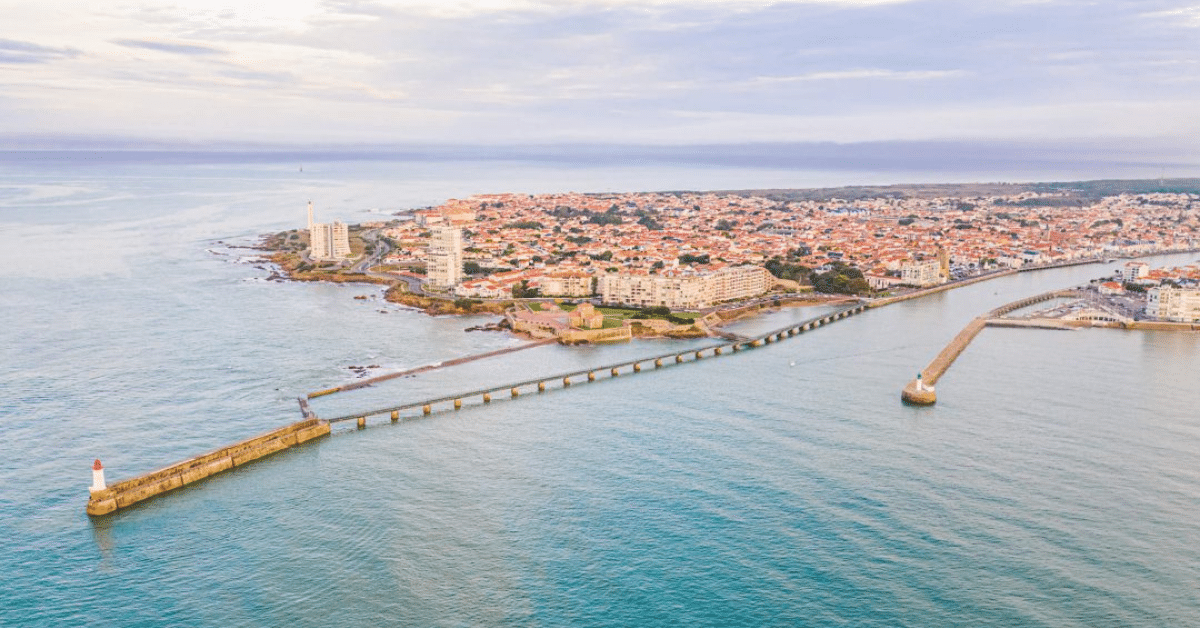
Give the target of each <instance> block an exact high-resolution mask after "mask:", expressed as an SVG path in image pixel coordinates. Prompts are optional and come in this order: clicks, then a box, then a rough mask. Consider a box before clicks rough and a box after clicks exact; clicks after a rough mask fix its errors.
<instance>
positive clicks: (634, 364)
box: [633, 362, 642, 373]
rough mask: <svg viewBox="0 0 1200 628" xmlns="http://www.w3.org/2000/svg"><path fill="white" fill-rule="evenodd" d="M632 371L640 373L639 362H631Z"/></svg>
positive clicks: (640, 366)
mask: <svg viewBox="0 0 1200 628" xmlns="http://www.w3.org/2000/svg"><path fill="white" fill-rule="evenodd" d="M633 372H634V373H641V372H642V365H641V364H638V363H637V362H634V363H633Z"/></svg>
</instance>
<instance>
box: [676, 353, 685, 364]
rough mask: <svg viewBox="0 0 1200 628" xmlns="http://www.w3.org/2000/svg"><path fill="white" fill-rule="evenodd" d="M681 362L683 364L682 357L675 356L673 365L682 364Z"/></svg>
mask: <svg viewBox="0 0 1200 628" xmlns="http://www.w3.org/2000/svg"><path fill="white" fill-rule="evenodd" d="M682 362H683V356H682V355H677V356H675V363H676V364H680V363H682Z"/></svg>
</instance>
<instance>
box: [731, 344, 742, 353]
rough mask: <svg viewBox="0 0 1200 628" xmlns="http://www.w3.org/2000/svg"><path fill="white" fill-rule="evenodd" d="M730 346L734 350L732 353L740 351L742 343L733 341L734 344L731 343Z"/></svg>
mask: <svg viewBox="0 0 1200 628" xmlns="http://www.w3.org/2000/svg"><path fill="white" fill-rule="evenodd" d="M731 346H732V347H733V352H734V353H737V352H738V351H741V350H742V345H740V344H737V343H734V344H733V345H731Z"/></svg>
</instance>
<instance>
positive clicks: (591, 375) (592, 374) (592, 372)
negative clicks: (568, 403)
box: [588, 371, 596, 382]
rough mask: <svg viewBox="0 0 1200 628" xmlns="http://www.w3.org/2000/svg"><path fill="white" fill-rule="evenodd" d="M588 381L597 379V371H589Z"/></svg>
mask: <svg viewBox="0 0 1200 628" xmlns="http://www.w3.org/2000/svg"><path fill="white" fill-rule="evenodd" d="M588 381H589V382H594V381H596V371H588Z"/></svg>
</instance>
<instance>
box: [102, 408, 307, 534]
mask: <svg viewBox="0 0 1200 628" xmlns="http://www.w3.org/2000/svg"><path fill="white" fill-rule="evenodd" d="M327 434H329V422H328V421H322V420H320V419H316V418H310V419H305V420H303V421H298V422H296V423H292V424H290V425H285V426H283V427H281V428H278V429H274V430H271V431H270V432H267V433H265V434H260V435H258V436H255V437H253V438H249V439H246V440H244V441H241V442H238V443H234V444H232V445H229V446H227V447H222V448H220V449H218V450H216V451H212V452H209V453H206V454H203V455H200V456H196V457H195V458H189V459H187V460H184V461H183V462H178V463H175V464H173V465H171V466H169V467H165V468H162V469H159V470H157V471H152V472H150V473H147V474H145V475H141V476H138V477H136V478H133V479H130V480H125V481H123V482H117V483H116V484H113V485H111V486H106V485H105V484H104V480H103V477H104V476H103V474H102V473H101V474H99V480H97V479H96V476H97V473H95V472H100V471H101V469H99V467H100V461H99V460H97V461H96V464H95V466H94V467H93V469H94V473H93V486H92V490H91V491H90V492H91V498H90V499H89V500H88V504H87V513H88V514H89V515H93V516H98V515H107V514H109V513H112V512H114V511H116V510H119V509H121V508H128V507H129V506H132V505H134V504H136V503H138V502H140V501H144V500H147V499H150V498H151V497H156V496H158V495H162V494H163V493H168V492H170V491H173V490H175V489H177V488H180V487H182V486H187V485H188V484H192V483H195V482H199V481H200V480H203V479H204V478H207V477H210V476H213V475H216V474H218V473H221V472H223V471H227V470H229V469H232V468H234V467H239V466H242V465H244V464H246V463H249V462H253V461H255V460H258V459H259V458H263V457H266V456H269V455H271V454H274V453H277V452H280V451H283V450H284V449H287V448H289V447H295V446H296V445H299V444H301V443H306V442H308V441H310V440H313V439H315V438H320V437H322V436H325V435H327Z"/></svg>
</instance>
